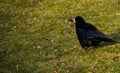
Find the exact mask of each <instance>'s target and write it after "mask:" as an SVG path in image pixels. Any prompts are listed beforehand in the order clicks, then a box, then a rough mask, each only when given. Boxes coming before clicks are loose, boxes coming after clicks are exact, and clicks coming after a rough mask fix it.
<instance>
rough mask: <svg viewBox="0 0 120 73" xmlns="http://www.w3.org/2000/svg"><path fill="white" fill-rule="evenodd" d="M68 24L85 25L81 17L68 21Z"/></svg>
mask: <svg viewBox="0 0 120 73" xmlns="http://www.w3.org/2000/svg"><path fill="white" fill-rule="evenodd" d="M69 21H70V22H74V23H75V24H76V23H79V24H80V23H85V20H84V19H83V18H82V17H81V16H77V17H75V18H74V19H69Z"/></svg>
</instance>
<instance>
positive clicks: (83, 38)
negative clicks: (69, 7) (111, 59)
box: [69, 16, 116, 50]
mask: <svg viewBox="0 0 120 73" xmlns="http://www.w3.org/2000/svg"><path fill="white" fill-rule="evenodd" d="M69 21H74V22H75V27H76V34H77V36H78V40H79V42H80V44H81V46H82V48H83V49H84V50H87V49H88V48H89V47H90V46H94V47H97V46H98V45H99V44H100V42H102V41H104V42H108V43H111V42H116V41H115V40H113V39H112V38H110V37H108V36H106V35H105V34H104V33H102V32H101V31H99V30H98V29H97V28H96V27H95V26H93V25H92V24H90V23H87V22H85V20H84V19H83V18H82V17H80V16H77V17H76V18H75V19H74V20H73V19H69Z"/></svg>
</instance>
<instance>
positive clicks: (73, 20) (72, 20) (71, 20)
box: [68, 19, 76, 23]
mask: <svg viewBox="0 0 120 73" xmlns="http://www.w3.org/2000/svg"><path fill="white" fill-rule="evenodd" d="M68 21H70V22H73V23H75V22H76V21H75V19H69V20H68Z"/></svg>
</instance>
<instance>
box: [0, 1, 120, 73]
mask: <svg viewBox="0 0 120 73" xmlns="http://www.w3.org/2000/svg"><path fill="white" fill-rule="evenodd" d="M77 15H80V16H83V17H84V18H85V20H86V21H87V22H90V23H93V24H94V25H95V26H96V27H97V28H98V29H99V30H101V31H102V32H104V33H105V34H107V35H109V36H111V37H113V38H114V39H115V40H117V41H120V39H119V38H120V26H119V25H120V5H119V4H118V3H117V0H111V1H109V0H76V1H75V0H27V1H25V0H9V1H8V0H2V1H0V73H120V50H119V49H120V45H119V44H116V45H109V46H100V47H97V48H96V50H94V49H95V48H94V47H91V49H90V50H88V51H86V52H84V51H83V50H82V49H81V46H80V45H79V42H78V40H77V37H76V33H75V27H74V26H71V23H69V22H68V19H69V18H74V17H76V16H77ZM92 48H93V49H92Z"/></svg>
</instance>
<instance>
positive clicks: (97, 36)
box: [85, 30, 115, 42]
mask: <svg viewBox="0 0 120 73" xmlns="http://www.w3.org/2000/svg"><path fill="white" fill-rule="evenodd" d="M85 37H88V38H92V39H99V40H102V41H105V42H115V41H114V40H113V39H112V38H110V37H108V36H106V35H105V34H104V33H102V32H100V31H98V30H96V31H87V32H86V34H85Z"/></svg>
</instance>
